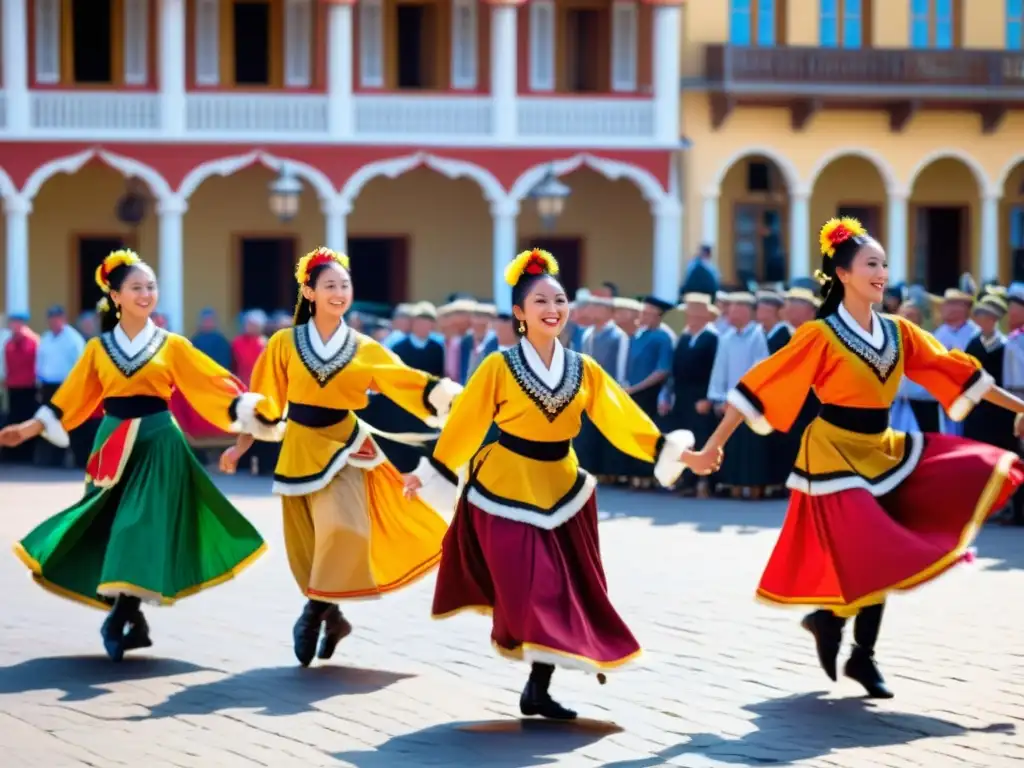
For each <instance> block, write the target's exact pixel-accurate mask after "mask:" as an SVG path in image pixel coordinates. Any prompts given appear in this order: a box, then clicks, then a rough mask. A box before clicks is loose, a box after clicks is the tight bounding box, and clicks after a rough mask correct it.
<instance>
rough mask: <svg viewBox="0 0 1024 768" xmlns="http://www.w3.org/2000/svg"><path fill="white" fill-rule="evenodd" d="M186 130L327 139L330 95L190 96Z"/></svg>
mask: <svg viewBox="0 0 1024 768" xmlns="http://www.w3.org/2000/svg"><path fill="white" fill-rule="evenodd" d="M185 103H186V104H187V105H188V114H187V115H186V119H185V131H186V132H187V133H190V134H196V135H199V136H208V135H209V134H215V135H218V136H219V137H223V138H240V139H245V138H254V137H258V138H268V139H272V138H277V139H279V140H283V141H287V140H289V139H291V140H294V139H296V138H299V139H301V138H302V137H303V135H305V136H306V137H316V138H318V139H320V140H323V139H325V138H326V137H327V125H328V110H327V96H325V95H323V94H308V93H299V94H291V93H282V94H263V93H256V94H254V93H223V92H217V93H190V94H188V95H187V96H186V97H185Z"/></svg>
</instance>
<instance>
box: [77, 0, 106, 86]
mask: <svg viewBox="0 0 1024 768" xmlns="http://www.w3.org/2000/svg"><path fill="white" fill-rule="evenodd" d="M112 6H113V0H73V2H72V3H71V51H72V55H71V62H72V77H73V79H74V81H75V82H76V83H99V84H104V85H105V84H108V83H111V82H113V69H114V68H113V62H112V61H111V55H110V52H111V50H112V49H113V34H112V33H113V23H112V22H113V16H112V14H113V8H112Z"/></svg>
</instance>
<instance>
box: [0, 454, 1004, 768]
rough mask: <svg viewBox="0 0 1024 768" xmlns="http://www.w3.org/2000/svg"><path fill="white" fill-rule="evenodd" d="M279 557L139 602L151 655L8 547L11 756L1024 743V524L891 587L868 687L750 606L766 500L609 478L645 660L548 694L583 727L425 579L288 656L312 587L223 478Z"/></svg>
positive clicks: (42, 503)
mask: <svg viewBox="0 0 1024 768" xmlns="http://www.w3.org/2000/svg"><path fill="white" fill-rule="evenodd" d="M218 482H222V483H223V484H224V486H225V487H226V488H227V490H228V492H229V494H230V495H231V497H232V498H233V499H234V500H235V501H236V502H237V503H238V504H239V506H240V508H241V509H242V510H243V511H244V512H246V513H247V514H248V515H249V516H250V517H251V519H252V520H253V521H254V522H255V523H256V525H258V526H259V528H260V529H261V530H262V532H263V533H264V534H265V536H266V537H267V540H268V542H269V543H270V546H271V551H270V552H269V554H268V555H266V556H265V557H264V558H263V559H262V560H261V561H260V562H258V563H257V564H256V565H255V566H254V567H253V568H252V569H250V570H249V571H247V572H246V573H245V574H243V575H242V576H241V577H240V578H239V579H237V580H236V581H233V582H230V583H228V584H226V585H224V586H222V587H219V588H217V589H214V590H212V591H210V592H207V593H203V594H201V595H199V596H196V597H194V598H191V599H188V600H186V601H184V602H183V603H181V604H180V605H178V606H176V607H175V608H173V609H150V610H149V611H148V616H149V619H150V623H151V625H152V631H153V637H154V641H155V645H154V647H153V648H152V649H150V650H151V653H150V654H146V655H141V656H137V657H134V658H129V659H126V660H125V662H124V663H123V664H121V665H114V664H111V663H110V662H108V661H107V660H106V658H105V657H104V656H103V655H102V647H101V645H100V639H99V634H98V629H99V625H100V622H101V620H102V614H101V613H99V612H97V611H93V610H90V609H88V608H83V607H80V606H77V605H75V604H72V603H69V602H67V601H63V600H60V599H58V598H56V597H54V596H52V595H50V594H47V593H45V592H43V591H42V590H40V589H39V588H37V587H36V586H34V585H33V584H32V583H31V582H30V581H29V580H28V578H27V577H26V575H25V573H24V569H23V568H22V567H21V565H20V563H19V562H18V561H17V560H15V558H14V557H13V556H7V555H0V584H2V587H3V595H4V599H3V603H2V610H0V751H2V755H3V756H2V757H0V765H2V766H3V767H4V768H15V767H16V766H33V768H63V766H103V767H105V766H122V765H126V766H133V767H134V766H152V767H153V768H166V767H167V766H179V767H180V768H192V767H193V766H196V767H198V766H202V768H233V767H234V766H275V767H277V766H282V767H287V766H346V765H349V766H358V767H359V768H400V767H401V766H428V765H429V766H441V765H444V766H478V765H486V766H488V767H493V768H526V766H542V765H559V766H570V767H571V766H598V765H604V766H611V767H613V768H654V767H655V766H667V765H671V766H692V767H693V768H710V767H711V766H760V765H787V766H788V765H799V766H830V767H832V766H871V767H872V768H883V767H887V766H891V767H892V768H909V767H910V766H927V768H938V767H939V766H958V767H960V768H962V767H963V766H975V765H977V766H1003V765H1012V764H1014V763H1016V762H1018V761H1022V760H1024V739H1022V737H1021V735H1020V734H1019V733H1018V728H1020V727H1024V726H1022V725H1021V722H1020V721H1021V718H1022V716H1024V679H1022V676H1021V663H1020V662H1021V655H1022V651H1024V607H1022V606H1021V605H1020V604H1019V600H1020V596H1021V595H1022V594H1024V571H1022V570H1021V569H1022V567H1024V534H1022V532H1021V531H1018V530H1010V529H1001V528H989V529H986V531H985V532H984V534H983V535H982V537H981V540H980V542H979V558H978V560H977V561H976V562H975V563H974V564H973V565H972V566H963V567H960V568H958V569H955V571H954V572H952V573H950V574H949V575H948V576H946V577H944V578H943V579H941V580H939V581H938V582H936V583H934V584H932V585H930V586H929V587H927V588H925V589H924V590H921V591H918V592H916V593H913V594H910V595H907V596H905V597H902V598H900V599H894V600H893V601H892V603H891V605H890V607H889V611H888V612H887V616H886V624H885V626H884V629H883V637H882V641H881V644H880V649H879V651H880V656H881V660H882V664H883V669H884V671H885V672H886V674H887V676H888V678H889V681H890V683H891V684H892V686H893V687H894V688H895V689H896V692H897V698H896V699H895V700H893V701H890V702H883V703H877V704H875V703H868V702H865V701H864V700H862V699H860V698H858V696H859V691H858V690H857V689H856V687H855V686H854V685H852V684H848V683H840V684H839V685H838V686H833V685H832V684H831V683H830V682H829V681H828V680H827V679H826V678H825V677H824V675H823V674H822V673H821V671H820V670H819V669H818V668H817V666H816V663H815V660H814V654H813V650H812V647H811V645H810V642H809V638H808V637H807V636H806V635H805V634H804V633H803V632H802V631H801V630H800V629H799V628H798V626H797V621H798V619H799V613H797V612H790V611H782V610H777V609H772V608H769V607H765V606H761V605H758V604H757V603H755V602H754V600H753V599H752V595H753V589H754V586H755V584H756V581H757V577H758V575H759V571H760V568H761V567H762V565H763V563H764V562H765V560H766V558H767V556H768V554H769V552H770V550H771V547H772V544H773V541H774V537H775V531H776V530H777V526H778V525H779V522H780V520H781V515H782V505H781V504H779V503H774V502H773V503H733V502H695V501H682V500H679V499H677V498H674V497H671V496H667V495H656V494H638V493H629V492H621V491H619V492H616V491H607V492H603V493H602V494H601V502H602V510H603V514H604V516H605V517H606V519H605V521H604V522H603V523H602V537H603V544H604V549H605V558H606V566H607V570H608V575H609V581H610V585H611V590H612V593H613V597H614V599H615V601H616V603H617V604H618V606H619V607H620V610H621V611H622V613H623V614H624V615H625V616H626V617H627V618H628V619H629V620H630V622H631V623H632V626H633V628H634V631H635V632H636V634H637V636H638V637H639V638H640V640H641V642H642V643H643V644H644V646H645V648H646V650H647V653H646V655H645V657H644V659H643V664H642V665H641V666H640V667H638V668H636V669H635V670H630V671H625V672H623V673H621V674H620V675H617V676H613V677H611V678H610V679H609V682H608V685H606V686H604V687H600V686H598V685H597V683H596V682H595V679H594V678H593V677H590V676H584V675H581V674H579V673H572V672H559V673H557V674H556V676H555V682H554V686H555V693H556V695H557V696H558V697H560V698H561V699H562V700H563V701H564V702H565V703H568V704H570V705H575V706H578V708H579V709H580V711H581V714H582V715H583V716H585V717H587V718H592V719H593V721H595V722H590V723H583V724H580V725H575V726H571V727H569V726H563V725H558V724H548V723H529V724H527V725H522V724H521V723H520V721H519V720H518V719H517V714H518V710H517V703H518V694H519V691H520V689H521V686H522V683H523V680H524V676H525V674H526V668H525V666H523V665H517V664H513V663H510V662H507V661H503V660H501V659H498V658H497V657H495V656H493V655H492V653H491V651H490V646H489V643H488V629H489V628H488V624H487V621H486V619H484V618H482V617H479V616H475V615H473V616H469V615H467V616H461V617H457V618H453V619H450V620H447V621H443V622H432V621H431V619H430V618H429V614H428V610H429V605H430V597H431V590H432V586H433V579H432V578H431V579H427V580H426V581H424V582H423V583H421V584H419V585H417V586H415V587H413V588H412V589H409V590H407V591H405V592H402V593H400V594H397V595H394V596H392V597H390V598H387V599H385V600H383V601H379V602H365V603H357V604H354V605H353V606H351V607H350V608H349V609H348V611H347V612H348V615H349V616H350V618H351V619H352V621H353V623H354V624H355V627H356V631H355V632H354V634H353V635H352V636H351V637H350V638H348V639H347V640H346V641H345V642H344V643H343V644H342V646H340V648H339V651H338V654H337V656H336V658H335V661H334V662H333V663H332V664H330V665H329V666H324V667H319V668H312V669H308V670H303V669H299V668H297V667H296V664H295V662H294V660H293V657H292V653H291V646H290V630H291V625H292V623H293V621H294V619H295V617H296V615H297V613H298V611H299V609H300V606H301V604H302V599H301V597H300V596H299V595H298V594H297V593H296V590H295V587H294V586H293V583H292V581H291V577H290V575H289V573H288V569H287V563H286V561H285V557H284V551H283V548H282V543H281V533H280V520H279V511H278V505H277V502H276V500H275V499H273V498H272V497H271V496H270V495H269V494H268V492H267V489H268V482H267V481H266V480H260V479H254V478H231V479H227V480H223V479H222V480H218ZM80 488H81V479H80V477H79V476H78V475H75V474H71V473H61V472H52V473H49V474H46V473H43V472H36V471H22V472H18V473H14V472H12V471H11V470H9V469H4V470H0V545H2V546H3V547H5V548H6V547H9V545H10V544H12V543H14V542H15V541H16V540H17V539H18V538H19V537H20V536H21V535H23V534H24V533H25V532H26V531H28V530H29V529H30V528H31V527H32V526H33V525H34V524H36V523H37V522H38V521H40V520H42V519H43V518H44V517H45V516H47V515H48V514H50V513H51V512H53V511H56V510H58V509H60V508H62V507H63V506H65V505H67V504H69V503H70V502H72V501H73V500H74V499H75V498H76V496H77V495H78V493H79V491H80Z"/></svg>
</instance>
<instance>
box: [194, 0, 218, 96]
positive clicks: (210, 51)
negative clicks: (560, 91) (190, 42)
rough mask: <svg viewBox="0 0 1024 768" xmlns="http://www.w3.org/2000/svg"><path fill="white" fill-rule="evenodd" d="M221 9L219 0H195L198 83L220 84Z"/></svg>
mask: <svg viewBox="0 0 1024 768" xmlns="http://www.w3.org/2000/svg"><path fill="white" fill-rule="evenodd" d="M219 30H220V9H219V8H218V7H217V0H195V36H194V39H195V71H196V85H219V84H220V31H219Z"/></svg>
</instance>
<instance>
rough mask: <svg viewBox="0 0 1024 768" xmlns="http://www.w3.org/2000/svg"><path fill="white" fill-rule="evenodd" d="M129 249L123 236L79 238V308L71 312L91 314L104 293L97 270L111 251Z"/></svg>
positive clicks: (74, 308)
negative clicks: (97, 280) (99, 283)
mask: <svg viewBox="0 0 1024 768" xmlns="http://www.w3.org/2000/svg"><path fill="white" fill-rule="evenodd" d="M125 247H127V244H126V243H125V239H124V237H123V236H121V235H93V236H87V237H79V238H78V253H77V257H78V306H77V307H68V310H69V311H70V312H74V313H79V312H89V311H91V310H93V309H95V308H96V305H97V304H98V303H99V300H100V299H102V298H103V292H102V291H101V290H100V289H99V286H98V285H96V268H97V267H98V266H99V265H100V264H101V263H102V262H103V260H104V259H105V258H107V256H109V255H110V252H111V251H116V250H119V249H121V248H125Z"/></svg>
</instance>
